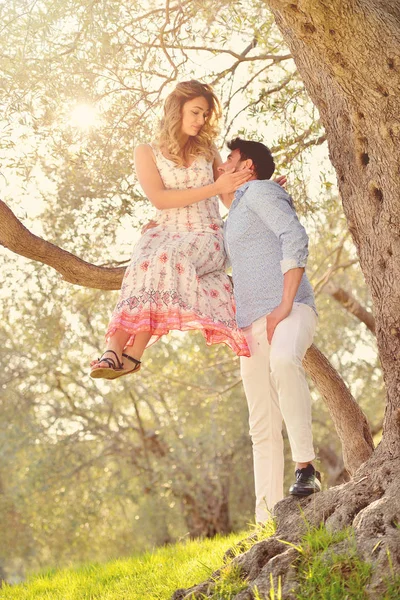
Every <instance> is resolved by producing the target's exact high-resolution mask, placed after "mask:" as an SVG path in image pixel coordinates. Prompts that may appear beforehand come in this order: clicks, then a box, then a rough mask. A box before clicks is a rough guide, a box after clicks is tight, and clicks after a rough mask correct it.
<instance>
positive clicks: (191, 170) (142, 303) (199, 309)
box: [106, 145, 250, 356]
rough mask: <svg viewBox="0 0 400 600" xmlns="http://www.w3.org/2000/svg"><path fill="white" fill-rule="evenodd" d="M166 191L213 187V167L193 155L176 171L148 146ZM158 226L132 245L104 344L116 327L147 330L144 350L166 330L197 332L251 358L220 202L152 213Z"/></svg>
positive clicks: (172, 165) (208, 201)
mask: <svg viewBox="0 0 400 600" xmlns="http://www.w3.org/2000/svg"><path fill="white" fill-rule="evenodd" d="M151 147H152V149H153V152H154V155H155V159H156V164H157V168H158V170H159V173H160V176H161V179H162V181H163V183H164V186H165V188H167V189H187V188H195V187H196V188H197V187H201V186H204V185H208V184H210V183H212V182H213V181H214V176H213V168H212V163H210V162H208V161H207V160H206V159H205V158H204V157H201V156H200V157H197V158H196V159H195V161H194V162H193V163H192V165H191V166H189V167H179V166H177V165H176V164H175V163H174V162H172V161H171V160H169V159H167V158H166V157H165V156H163V154H162V153H161V152H160V150H158V149H157V147H156V146H155V145H152V146H151ZM155 221H156V223H157V226H156V227H154V228H152V229H149V230H148V231H147V232H146V233H145V234H144V235H143V236H142V237H141V239H140V240H139V242H138V243H137V244H136V246H135V248H134V250H133V254H132V258H131V261H130V263H129V265H128V267H127V269H126V271H125V275H124V279H123V282H122V287H121V293H120V297H119V299H118V302H117V305H116V307H115V309H114V312H113V315H112V318H111V321H110V324H109V326H108V329H107V333H106V338H107V339H108V338H110V337H111V336H112V335H113V334H114V333H115V331H116V330H117V329H120V330H124V331H126V332H128V333H130V334H131V336H130V338H129V340H128V345H131V344H133V341H134V338H135V334H136V333H138V332H140V331H151V332H152V337H151V339H150V341H149V344H148V345H151V344H152V343H154V342H155V341H156V340H157V339H159V337H160V336H162V335H164V334H166V333H168V332H169V331H171V330H181V331H186V330H190V329H196V330H200V331H201V332H202V333H203V335H204V337H205V339H206V343H207V344H218V343H221V342H223V343H225V344H227V345H228V346H229V347H230V348H231V349H232V350H233V351H234V352H235V353H236V354H237V355H239V356H250V353H249V349H248V346H247V343H246V340H245V338H244V336H243V334H242V332H241V330H240V329H238V327H237V324H236V320H235V313H234V302H233V295H232V286H231V282H230V279H229V277H228V276H227V275H226V272H225V267H226V254H225V251H224V241H223V230H222V227H223V222H222V219H221V216H220V213H219V207H218V199H217V197H215V196H214V197H211V198H207V199H206V200H201V201H200V202H197V203H195V204H191V205H189V206H185V207H181V208H169V209H164V210H157V214H156V217H155Z"/></svg>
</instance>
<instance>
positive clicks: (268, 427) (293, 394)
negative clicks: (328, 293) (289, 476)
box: [240, 302, 318, 523]
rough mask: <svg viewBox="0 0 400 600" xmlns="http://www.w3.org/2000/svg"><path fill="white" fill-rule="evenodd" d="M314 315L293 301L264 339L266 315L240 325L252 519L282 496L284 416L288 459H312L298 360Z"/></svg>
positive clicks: (262, 516)
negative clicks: (251, 470)
mask: <svg viewBox="0 0 400 600" xmlns="http://www.w3.org/2000/svg"><path fill="white" fill-rule="evenodd" d="M317 320H318V318H317V315H316V314H315V312H314V311H313V309H312V308H311V307H309V306H307V305H306V304H301V303H298V302H295V303H294V304H293V308H292V311H291V313H290V315H289V316H288V317H287V318H286V319H284V320H283V321H281V322H280V323H279V324H278V325H277V327H276V329H275V332H274V335H273V338H272V343H271V345H270V344H269V343H268V340H267V316H264V317H261V318H260V319H257V321H255V322H254V323H252V325H250V327H246V328H244V329H243V333H244V334H245V336H246V339H247V343H248V345H249V348H250V353H251V357H250V358H246V357H241V358H240V368H241V375H242V379H243V386H244V391H245V393H246V398H247V403H248V407H249V425H250V436H251V440H252V444H253V462H254V479H255V491H256V520H257V522H259V523H264V522H266V521H267V520H268V519H269V518H270V513H271V511H272V509H273V507H274V506H275V504H276V503H277V502H278V501H279V500H282V498H283V470H284V455H283V438H282V417H283V419H284V421H285V425H286V429H287V433H288V437H289V442H290V447H291V451H292V458H293V460H294V461H295V462H310V461H312V460H313V459H314V458H315V453H314V447H313V439H312V430H311V396H310V391H309V389H308V385H307V381H306V377H305V373H304V369H303V366H302V360H303V358H304V355H305V353H306V351H307V349H308V348H309V347H310V346H311V344H312V340H313V337H314V333H315V328H316V324H317Z"/></svg>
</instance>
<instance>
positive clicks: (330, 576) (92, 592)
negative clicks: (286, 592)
mask: <svg viewBox="0 0 400 600" xmlns="http://www.w3.org/2000/svg"><path fill="white" fill-rule="evenodd" d="M273 532H274V527H273V525H271V527H270V528H269V529H268V528H265V529H264V530H261V531H260V530H258V531H257V532H256V533H255V534H253V536H252V537H253V539H252V540H251V541H248V542H246V543H240V544H238V542H239V541H241V540H243V538H246V537H248V536H249V535H250V533H251V532H241V533H236V534H231V535H229V536H225V537H221V536H216V537H215V538H214V539H212V540H208V539H207V540H194V541H188V542H184V543H183V542H182V543H179V544H176V545H174V546H167V547H164V548H159V549H157V550H154V551H153V552H148V553H146V554H142V555H140V556H136V557H132V558H126V559H121V560H117V561H113V562H110V563H106V564H104V565H101V564H97V565H86V566H82V567H79V568H70V569H62V570H58V571H49V572H47V573H41V574H38V575H35V576H32V577H31V578H29V580H28V581H27V582H26V583H25V584H22V585H17V586H7V585H6V586H5V587H3V588H1V589H0V599H4V600H11V599H18V600H37V599H40V600H170V598H171V596H172V594H173V592H174V591H175V590H176V589H178V588H188V587H190V586H192V585H195V584H196V583H200V582H202V581H204V580H206V579H209V578H210V576H211V574H212V572H213V571H215V570H217V569H220V574H219V577H218V578H217V579H216V580H215V583H214V586H213V590H212V595H211V596H210V599H212V600H232V599H233V598H234V597H235V595H236V594H238V593H239V592H240V591H241V590H243V589H245V588H246V587H247V582H246V580H243V578H242V574H241V572H240V569H239V568H238V567H237V566H236V565H234V564H232V563H231V561H230V560H229V561H227V562H226V563H225V564H224V562H223V555H224V553H225V552H226V550H227V549H228V548H233V552H232V553H231V555H232V556H235V555H237V554H240V553H241V552H243V551H246V550H248V549H249V548H250V547H251V546H252V545H253V544H254V543H256V542H257V541H260V540H262V539H265V538H267V537H269V536H270V535H271V534H272V533H273ZM288 546H291V547H293V548H295V549H296V550H297V552H298V560H297V563H296V569H297V573H298V581H299V583H300V585H299V587H298V588H297V589H296V594H295V597H296V599H297V600H366V598H367V595H366V591H365V588H366V586H367V585H368V582H369V580H370V576H371V569H372V567H371V565H370V564H369V563H366V562H364V561H362V560H361V559H360V557H359V556H358V554H357V548H356V543H355V540H354V536H353V533H352V530H351V529H345V530H343V531H340V532H335V533H330V532H329V531H327V530H326V529H325V527H324V526H323V525H321V526H320V527H317V528H315V527H309V528H308V531H307V533H306V535H305V536H304V537H303V539H302V541H301V542H300V543H299V544H298V545H294V544H288ZM388 558H389V563H390V565H391V561H390V556H389V555H388ZM221 565H223V566H222V567H221ZM384 581H385V585H386V590H385V592H384V593H383V594H382V596H381V597H380V598H379V599H377V600H398V599H399V598H400V576H399V575H398V574H396V573H395V572H394V570H393V567H391V573H390V577H387V578H385V580H384ZM253 593H254V595H255V598H256V599H257V600H282V593H281V582H280V581H279V580H278V581H273V579H272V577H271V578H270V591H269V594H268V597H266V596H265V595H261V594H259V593H258V592H257V590H253Z"/></svg>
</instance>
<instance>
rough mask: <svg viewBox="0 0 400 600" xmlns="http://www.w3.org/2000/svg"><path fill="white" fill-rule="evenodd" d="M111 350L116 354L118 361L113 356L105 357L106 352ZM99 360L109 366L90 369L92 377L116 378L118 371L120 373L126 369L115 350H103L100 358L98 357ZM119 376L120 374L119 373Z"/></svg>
mask: <svg viewBox="0 0 400 600" xmlns="http://www.w3.org/2000/svg"><path fill="white" fill-rule="evenodd" d="M107 352H110V353H111V354H114V356H115V359H116V362H115V360H114V359H113V358H109V357H108V356H107V357H106V358H103V356H104V354H107ZM97 362H98V363H99V362H105V363H107V364H108V367H100V368H98V369H92V370H91V371H90V377H91V378H92V379H115V376H116V373H118V374H119V373H120V371H124V367H123V364H122V362H121V361H120V360H119V358H118V355H117V353H116V352H114V350H106V351H105V352H103V354H102V355H101V357H100V358H98V359H97ZM118 376H119V375H118Z"/></svg>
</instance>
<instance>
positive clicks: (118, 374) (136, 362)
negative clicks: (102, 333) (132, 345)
mask: <svg viewBox="0 0 400 600" xmlns="http://www.w3.org/2000/svg"><path fill="white" fill-rule="evenodd" d="M122 356H124V357H125V358H127V359H128V360H130V361H131V362H133V363H134V365H135V366H134V367H133V369H122V371H123V373H117V374H116V375H114V377H113V378H112V379H117V378H118V377H123V376H124V375H129V373H136V372H137V371H140V367H141V366H142V363H141V362H140V360H137V359H136V358H133V356H129V354H125V353H124V352H123V353H122Z"/></svg>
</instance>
